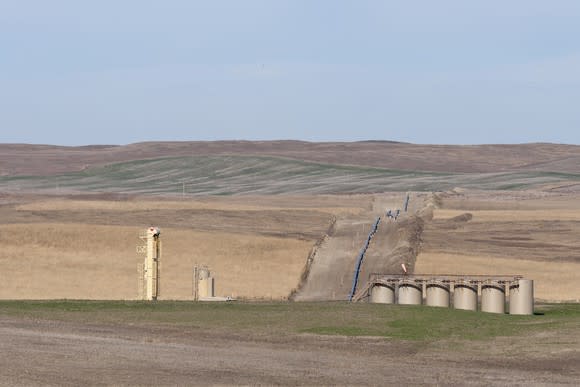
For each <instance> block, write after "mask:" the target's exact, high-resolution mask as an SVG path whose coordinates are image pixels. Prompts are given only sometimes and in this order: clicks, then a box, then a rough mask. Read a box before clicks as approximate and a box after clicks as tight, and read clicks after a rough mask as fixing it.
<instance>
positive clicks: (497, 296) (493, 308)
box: [481, 281, 505, 313]
mask: <svg viewBox="0 0 580 387" xmlns="http://www.w3.org/2000/svg"><path fill="white" fill-rule="evenodd" d="M481 311H482V312H488V313H505V287H504V286H503V285H502V284H499V283H497V282H493V281H488V282H486V283H484V284H482V285H481Z"/></svg>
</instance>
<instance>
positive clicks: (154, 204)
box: [14, 197, 362, 214]
mask: <svg viewBox="0 0 580 387" xmlns="http://www.w3.org/2000/svg"><path fill="white" fill-rule="evenodd" d="M285 199H286V200H284V201H280V200H268V199H266V198H263V197H262V198H256V200H252V198H245V199H244V200H243V201H241V200H239V199H236V200H230V201H224V200H218V199H214V200H207V199H206V200H200V199H196V200H157V201H155V200H136V201H110V200H74V199H73V200H71V199H51V200H40V201H34V202H31V203H25V204H21V205H18V206H15V207H14V209H15V210H17V211H87V210H89V211H90V210H105V211H143V210H221V211H265V210H281V209H285V210H303V209H309V208H315V209H316V211H318V212H325V213H330V214H336V213H359V212H360V211H362V208H361V207H360V200H359V201H358V202H357V201H356V199H355V200H337V199H336V198H328V199H327V200H323V198H318V199H317V200H316V199H315V200H314V203H312V202H311V201H309V200H307V199H304V198H296V197H288V198H285Z"/></svg>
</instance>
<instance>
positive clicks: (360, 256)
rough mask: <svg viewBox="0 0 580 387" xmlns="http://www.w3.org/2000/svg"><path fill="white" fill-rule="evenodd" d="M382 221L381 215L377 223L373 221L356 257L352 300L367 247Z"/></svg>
mask: <svg viewBox="0 0 580 387" xmlns="http://www.w3.org/2000/svg"><path fill="white" fill-rule="evenodd" d="M380 222H381V217H380V216H379V217H378V218H377V220H375V223H373V227H371V232H370V233H369V236H368V237H367V240H366V241H365V244H364V246H363V248H362V249H361V250H360V252H359V253H358V256H357V258H356V264H355V267H354V276H353V278H352V288H351V289H350V294H349V295H348V300H349V301H352V298H353V297H354V293H355V292H356V286H357V284H358V276H359V274H360V268H361V266H362V261H363V259H364V257H365V253H366V252H367V249H368V248H369V244H370V243H371V239H373V236H374V235H375V233H376V232H377V230H378V228H379V223H380Z"/></svg>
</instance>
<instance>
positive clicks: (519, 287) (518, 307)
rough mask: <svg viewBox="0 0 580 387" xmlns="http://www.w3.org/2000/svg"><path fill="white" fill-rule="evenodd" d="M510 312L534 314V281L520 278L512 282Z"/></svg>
mask: <svg viewBox="0 0 580 387" xmlns="http://www.w3.org/2000/svg"><path fill="white" fill-rule="evenodd" d="M509 310H510V314H534V281H532V280H526V279H519V280H517V281H515V282H512V283H511V284H510V309H509Z"/></svg>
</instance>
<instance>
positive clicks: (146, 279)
mask: <svg viewBox="0 0 580 387" xmlns="http://www.w3.org/2000/svg"><path fill="white" fill-rule="evenodd" d="M139 238H140V239H141V240H142V241H143V242H144V243H145V244H144V245H142V246H137V251H138V252H143V253H145V260H144V262H143V264H140V265H139V266H140V267H139V296H140V298H141V299H142V300H148V301H153V300H156V299H157V297H158V296H159V260H160V258H161V230H159V228H157V227H149V228H148V229H147V231H146V232H145V234H144V235H141V236H140V237H139Z"/></svg>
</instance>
